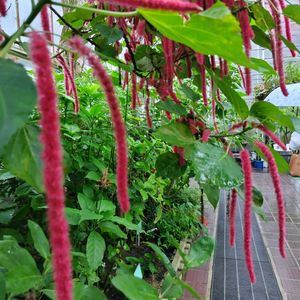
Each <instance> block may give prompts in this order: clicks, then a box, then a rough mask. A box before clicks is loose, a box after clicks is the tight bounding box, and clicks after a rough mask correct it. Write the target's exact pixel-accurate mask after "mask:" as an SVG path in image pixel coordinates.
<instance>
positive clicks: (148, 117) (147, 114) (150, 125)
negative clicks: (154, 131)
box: [145, 82, 153, 128]
mask: <svg viewBox="0 0 300 300" xmlns="http://www.w3.org/2000/svg"><path fill="white" fill-rule="evenodd" d="M146 93H147V98H146V103H145V111H146V119H147V125H148V127H149V128H152V127H153V124H152V119H151V115H150V108H149V106H150V90H149V86H148V82H147V84H146Z"/></svg>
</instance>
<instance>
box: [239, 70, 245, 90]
mask: <svg viewBox="0 0 300 300" xmlns="http://www.w3.org/2000/svg"><path fill="white" fill-rule="evenodd" d="M238 69H239V72H240V75H241V79H242V84H243V87H244V89H246V81H245V77H244V73H243V70H242V68H241V67H240V66H239V65H238Z"/></svg>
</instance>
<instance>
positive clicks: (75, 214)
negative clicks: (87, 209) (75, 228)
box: [65, 207, 80, 225]
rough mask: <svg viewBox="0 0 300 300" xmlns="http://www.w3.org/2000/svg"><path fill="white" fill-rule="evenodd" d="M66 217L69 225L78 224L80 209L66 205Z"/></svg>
mask: <svg viewBox="0 0 300 300" xmlns="http://www.w3.org/2000/svg"><path fill="white" fill-rule="evenodd" d="M65 213H66V218H67V221H68V223H69V224H70V225H79V223H80V210H79V209H75V208H70V207H66V209H65Z"/></svg>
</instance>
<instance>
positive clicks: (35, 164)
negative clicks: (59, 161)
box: [3, 125, 44, 192]
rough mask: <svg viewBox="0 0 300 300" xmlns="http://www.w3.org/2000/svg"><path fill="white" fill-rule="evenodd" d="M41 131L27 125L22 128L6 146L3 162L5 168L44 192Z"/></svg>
mask: <svg viewBox="0 0 300 300" xmlns="http://www.w3.org/2000/svg"><path fill="white" fill-rule="evenodd" d="M38 136H39V130H38V129H37V128H36V127H33V126H30V125H26V126H24V127H22V128H20V129H19V130H18V131H17V132H16V133H15V134H14V135H13V136H12V137H11V139H10V141H9V143H8V144H7V145H6V146H5V149H4V153H3V161H4V164H5V168H6V169H7V170H9V171H10V172H11V173H12V174H13V175H15V176H16V177H18V178H20V179H23V180H24V181H26V182H27V183H28V184H30V185H32V186H33V187H34V188H35V189H36V190H37V191H39V192H42V191H43V189H44V188H43V179H42V161H41V158H40V152H41V145H40V142H39V138H38Z"/></svg>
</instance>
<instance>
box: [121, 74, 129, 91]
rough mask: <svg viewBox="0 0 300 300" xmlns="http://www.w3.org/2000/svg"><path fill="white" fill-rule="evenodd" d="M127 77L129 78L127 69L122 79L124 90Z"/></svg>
mask: <svg viewBox="0 0 300 300" xmlns="http://www.w3.org/2000/svg"><path fill="white" fill-rule="evenodd" d="M128 79H129V74H128V72H127V71H125V76H124V81H123V86H122V89H123V90H124V89H125V87H126V86H127V85H128Z"/></svg>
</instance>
